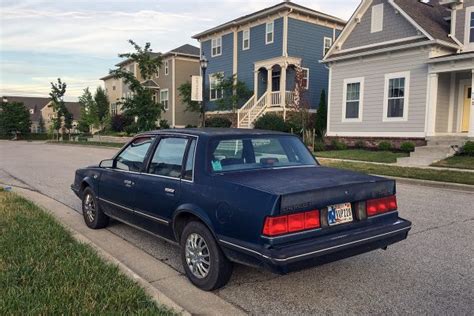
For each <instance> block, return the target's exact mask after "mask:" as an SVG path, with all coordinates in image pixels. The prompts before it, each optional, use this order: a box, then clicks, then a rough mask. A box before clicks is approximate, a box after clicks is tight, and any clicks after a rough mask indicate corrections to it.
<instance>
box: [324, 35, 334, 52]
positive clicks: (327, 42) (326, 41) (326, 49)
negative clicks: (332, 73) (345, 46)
mask: <svg viewBox="0 0 474 316" xmlns="http://www.w3.org/2000/svg"><path fill="white" fill-rule="evenodd" d="M331 46H332V38H330V37H325V38H324V52H323V56H326V54H327V53H328V52H329V50H330V49H331Z"/></svg>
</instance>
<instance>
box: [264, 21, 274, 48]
mask: <svg viewBox="0 0 474 316" xmlns="http://www.w3.org/2000/svg"><path fill="white" fill-rule="evenodd" d="M274 29H275V24H274V23H273V21H272V22H269V23H267V25H266V32H265V44H271V43H273V31H274Z"/></svg>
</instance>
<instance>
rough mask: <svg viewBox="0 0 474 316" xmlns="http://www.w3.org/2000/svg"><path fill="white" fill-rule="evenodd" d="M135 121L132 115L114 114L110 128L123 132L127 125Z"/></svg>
mask: <svg viewBox="0 0 474 316" xmlns="http://www.w3.org/2000/svg"><path fill="white" fill-rule="evenodd" d="M132 123H133V119H132V118H131V117H128V116H125V115H123V114H117V115H114V116H112V118H111V119H110V129H111V130H112V131H114V132H123V131H125V128H126V127H127V126H130V125H131V124H132Z"/></svg>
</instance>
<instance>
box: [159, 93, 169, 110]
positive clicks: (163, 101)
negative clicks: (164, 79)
mask: <svg viewBox="0 0 474 316" xmlns="http://www.w3.org/2000/svg"><path fill="white" fill-rule="evenodd" d="M160 102H161V104H163V107H164V108H165V110H167V111H168V109H169V92H168V89H163V90H161V91H160Z"/></svg>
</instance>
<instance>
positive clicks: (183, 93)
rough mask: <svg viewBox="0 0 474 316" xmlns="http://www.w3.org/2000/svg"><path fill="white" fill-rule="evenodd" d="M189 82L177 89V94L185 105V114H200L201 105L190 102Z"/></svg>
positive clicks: (190, 89) (196, 102)
mask: <svg viewBox="0 0 474 316" xmlns="http://www.w3.org/2000/svg"><path fill="white" fill-rule="evenodd" d="M191 91H192V87H191V82H189V81H187V82H185V83H183V84H182V85H180V86H179V87H178V93H179V96H180V97H181V101H183V103H184V104H185V105H186V109H185V111H187V112H194V113H200V112H201V105H200V104H199V102H198V101H193V100H191Z"/></svg>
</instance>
